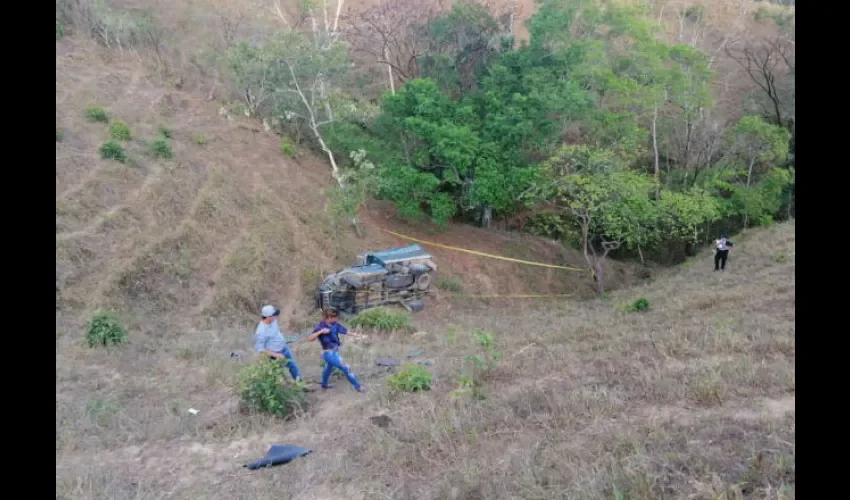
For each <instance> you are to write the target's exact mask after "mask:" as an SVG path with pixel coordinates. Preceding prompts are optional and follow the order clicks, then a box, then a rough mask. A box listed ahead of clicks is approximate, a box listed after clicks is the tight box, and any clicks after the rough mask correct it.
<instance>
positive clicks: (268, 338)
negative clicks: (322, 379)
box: [254, 305, 304, 382]
mask: <svg viewBox="0 0 850 500" xmlns="http://www.w3.org/2000/svg"><path fill="white" fill-rule="evenodd" d="M260 314H261V315H262V320H260V323H259V324H258V325H257V330H256V331H255V332H254V350H255V351H257V353H258V354H260V355H265V356H268V357H269V358H271V359H274V360H278V361H280V362H286V367H287V368H288V369H289V374H290V375H292V378H293V379H295V380H296V381H299V382H303V381H304V379H303V378H302V377H301V370H300V369H299V368H298V363H296V362H295V358H294V357H293V356H292V351H291V350H289V346H288V345H286V340H285V339H284V338H283V335H282V334H281V333H280V326H279V325H278V322H277V318H278V316H280V310H279V309H277V308H275V307H274V306H271V305H268V306H263V308H262V310H261V311H260Z"/></svg>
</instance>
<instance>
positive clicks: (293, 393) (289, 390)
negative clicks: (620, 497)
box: [239, 358, 307, 418]
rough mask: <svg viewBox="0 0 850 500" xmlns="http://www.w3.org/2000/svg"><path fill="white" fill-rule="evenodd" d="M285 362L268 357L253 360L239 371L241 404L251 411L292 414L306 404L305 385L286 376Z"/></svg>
mask: <svg viewBox="0 0 850 500" xmlns="http://www.w3.org/2000/svg"><path fill="white" fill-rule="evenodd" d="M287 376H288V374H287V373H286V370H285V369H284V364H283V363H281V362H280V361H277V360H269V359H266V358H263V359H260V360H259V361H257V362H255V363H252V364H250V365H248V366H246V367H245V368H243V369H242V371H241V372H240V374H239V390H240V394H241V398H242V405H243V407H244V408H245V409H246V410H248V411H254V412H260V413H268V414H270V415H274V416H276V417H280V418H289V417H291V416H293V415H294V414H295V413H296V412H298V411H299V410H302V409H304V408H306V407H307V397H306V395H305V394H304V391H303V390H302V386H301V385H300V384H298V383H296V382H293V381H291V380H290V379H288V378H287Z"/></svg>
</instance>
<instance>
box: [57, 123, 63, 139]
mask: <svg viewBox="0 0 850 500" xmlns="http://www.w3.org/2000/svg"><path fill="white" fill-rule="evenodd" d="M62 136H63V134H62V129H60V128H59V127H56V142H62Z"/></svg>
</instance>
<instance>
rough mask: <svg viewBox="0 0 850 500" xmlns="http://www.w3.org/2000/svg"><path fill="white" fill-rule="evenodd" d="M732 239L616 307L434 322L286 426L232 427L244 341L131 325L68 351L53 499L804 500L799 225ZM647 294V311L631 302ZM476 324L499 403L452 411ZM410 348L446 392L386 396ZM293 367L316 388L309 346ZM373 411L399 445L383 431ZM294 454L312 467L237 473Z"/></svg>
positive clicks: (599, 304)
mask: <svg viewBox="0 0 850 500" xmlns="http://www.w3.org/2000/svg"><path fill="white" fill-rule="evenodd" d="M737 240H739V241H736V243H738V245H737V246H736V248H735V250H734V254H733V256H732V258H731V259H730V262H729V268H728V270H727V271H726V272H725V273H714V272H712V271H711V262H710V254H709V253H703V254H701V255H700V256H699V257H697V258H695V259H694V260H693V261H692V263H691V264H690V266H687V265H686V266H685V268H683V269H677V270H671V271H669V272H668V273H666V275H665V276H661V277H659V278H657V279H656V281H655V282H654V283H652V284H649V285H646V286H644V287H637V288H631V289H627V290H623V291H621V292H619V293H616V294H614V296H613V298H612V299H611V300H610V301H594V302H582V303H579V302H567V303H563V304H560V305H558V306H555V307H551V308H542V307H541V308H527V309H526V310H518V309H513V308H512V309H507V310H504V309H503V310H500V311H499V312H494V311H495V310H494V309H492V308H484V307H480V308H473V310H470V311H460V310H459V308H454V309H453V310H452V311H451V314H429V313H427V312H426V313H422V314H419V315H417V316H416V317H415V318H414V322H415V323H416V324H418V325H419V326H420V327H423V328H424V331H423V332H420V333H418V334H415V335H409V334H408V335H394V336H386V337H383V338H377V337H372V338H370V339H369V340H367V341H365V343H357V342H352V343H350V344H349V346H348V348H347V351H346V354H345V356H346V358H347V359H348V361H349V362H350V363H351V364H352V365H353V366H354V367H355V368H356V369H357V371H358V372H359V374H360V376H361V378H363V379H364V380H365V382H366V383H367V384H369V385H370V387H371V388H372V391H371V393H370V394H369V395H367V396H365V397H363V396H360V395H358V394H356V393H353V391H350V390H349V389H348V388H347V387H345V385H344V383H341V384H340V386H339V388H338V389H336V390H335V391H332V392H326V393H321V394H318V395H316V396H314V397H313V398H312V399H313V402H314V404H313V409H311V410H310V412H309V413H308V414H306V415H303V416H301V417H300V418H298V419H297V420H296V421H294V422H292V423H288V424H283V423H279V422H273V421H270V420H267V419H263V418H255V417H245V416H242V415H240V414H239V413H237V412H236V411H235V396H234V395H233V393H232V388H233V387H234V383H235V382H234V376H235V373H236V371H237V369H238V368H239V366H240V362H238V361H231V360H229V359H228V358H227V353H228V352H229V351H230V350H236V349H244V348H245V345H246V342H247V341H248V338H247V335H245V334H239V333H237V332H236V331H234V330H224V329H222V330H211V331H206V332H189V331H187V332H178V331H174V330H172V331H169V335H168V338H164V337H160V338H159V339H157V340H158V341H156V342H155V341H154V340H153V339H154V335H153V334H152V333H148V332H144V331H139V330H136V331H134V332H133V335H134V337H133V339H134V344H133V345H131V346H129V347H128V348H127V349H126V350H123V351H119V352H117V353H113V354H107V353H101V352H91V351H87V350H83V349H82V348H77V347H74V346H72V345H66V347H65V349H64V352H63V353H62V354H58V355H57V450H58V451H57V478H58V483H57V494H58V495H63V497H64V498H130V497H132V498H162V497H166V498H246V499H247V498H633V499H657V498H706V499H708V498H712V499H714V498H727V499H734V498H794V483H795V471H794V467H795V444H794V443H795V397H794V395H795V366H794V365H795V341H794V295H795V291H794V225H793V223H791V224H786V225H782V226H779V227H776V228H771V229H767V230H758V231H752V232H751V233H748V234H746V235H743V236H740V237H739V238H737ZM777 255H783V256H784V257H783V258H781V259H778V258H777V257H776V256H777ZM688 267H689V268H688ZM639 296H645V297H647V298H648V299H649V301H650V303H651V310H650V311H649V312H647V313H626V312H622V311H621V310H620V308H619V307H618V305H619V304H620V303H625V302H630V301H632V300H634V299H635V298H636V297H639ZM435 305H437V306H439V305H438V304H435ZM476 328H480V329H484V330H485V331H490V332H492V333H493V334H494V335H495V337H496V339H497V344H498V347H499V349H500V350H501V351H502V352H504V354H505V359H504V360H503V361H502V362H501V363H500V364H499V366H498V368H497V369H496V370H495V371H494V372H493V373H492V374H490V376H488V377H487V378H486V379H485V382H484V390H485V392H486V396H487V399H485V400H483V401H477V402H476V401H471V400H466V399H460V400H455V399H453V398H452V397H451V396H450V393H451V391H452V390H453V389H455V388H456V385H457V382H458V378H459V375H460V373H461V370H462V367H463V366H464V364H465V362H464V360H463V357H464V356H465V355H466V354H474V353H475V352H476V348H475V346H474V344H473V342H472V339H471V336H470V335H469V333H470V332H471V331H472V330H473V329H476ZM149 342H151V343H155V344H156V345H146V344H148V343H149ZM413 348H422V349H425V350H426V351H427V353H426V356H425V357H426V358H427V359H431V360H432V361H433V362H434V364H433V366H432V371H433V373H434V375H435V383H434V387H433V389H432V390H431V391H430V392H429V393H425V394H416V395H402V396H392V395H391V394H390V393H389V392H388V391H387V390H386V389H385V388H384V374H382V373H381V372H379V371H378V370H375V369H373V368H372V365H373V364H374V360H375V359H376V358H377V357H381V356H396V357H403V356H404V355H405V353H406V352H407V351H408V350H409V349H413ZM296 356H297V357H298V359H299V360H300V362H301V365H302V368H303V369H304V371H305V372H306V375H307V377H308V378H313V379H315V378H316V377H318V374H319V366H318V353H317V352H316V349H315V347H314V346H312V345H307V346H302V347H299V348H298V349H297V350H296ZM189 407H195V408H198V409H200V410H201V413H200V415H199V416H198V417H192V416H191V415H189V414H187V413H186V409H187V408H189ZM379 414H385V415H388V416H389V417H390V418H391V419H392V424H391V425H390V426H389V427H388V428H386V429H382V428H379V427H375V426H373V425H372V424H371V423H370V417H372V416H375V415H379ZM285 442H288V443H295V444H299V445H302V446H307V447H310V448H312V449H314V450H315V451H314V454H313V455H311V456H309V457H306V458H303V459H299V460H297V461H296V462H294V463H292V464H289V465H286V466H281V467H280V468H277V469H272V470H267V471H259V472H247V471H245V470H244V469H240V466H241V464H243V463H245V462H246V461H248V460H250V459H253V458H255V456H259V455H261V454H262V453H263V452H264V451H265V447H266V446H268V445H269V444H271V443H285ZM615 491H619V492H621V493H622V496H620V497H617V496H616V494H615Z"/></svg>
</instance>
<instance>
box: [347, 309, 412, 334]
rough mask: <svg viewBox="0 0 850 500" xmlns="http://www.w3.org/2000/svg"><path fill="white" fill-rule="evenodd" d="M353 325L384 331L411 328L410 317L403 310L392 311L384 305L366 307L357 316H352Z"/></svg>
mask: <svg viewBox="0 0 850 500" xmlns="http://www.w3.org/2000/svg"><path fill="white" fill-rule="evenodd" d="M350 324H351V326H353V327H355V328H369V329H371V330H377V331H382V332H392V331H395V330H405V329H408V328H410V317H409V316H408V315H407V313H404V312H401V311H398V312H397V311H392V310H390V309H387V308H384V307H376V308H374V309H366V310H365V311H363V312H361V313H360V314H358V315H357V316H355V317H353V318H351V321H350Z"/></svg>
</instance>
